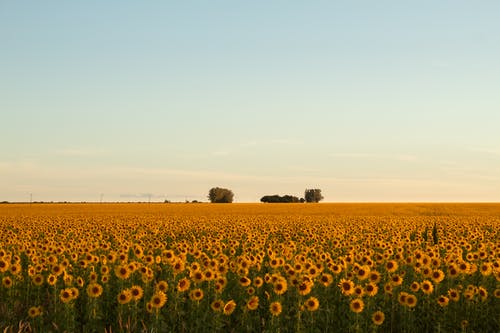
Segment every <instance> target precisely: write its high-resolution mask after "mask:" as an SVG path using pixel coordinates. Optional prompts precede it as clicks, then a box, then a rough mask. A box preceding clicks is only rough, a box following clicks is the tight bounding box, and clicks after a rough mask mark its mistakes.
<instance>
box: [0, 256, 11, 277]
mask: <svg viewBox="0 0 500 333" xmlns="http://www.w3.org/2000/svg"><path fill="white" fill-rule="evenodd" d="M9 267H10V262H9V260H5V259H3V258H2V259H0V273H5V272H7V270H8V269H9Z"/></svg>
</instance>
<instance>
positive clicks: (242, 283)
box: [238, 276, 252, 287]
mask: <svg viewBox="0 0 500 333" xmlns="http://www.w3.org/2000/svg"><path fill="white" fill-rule="evenodd" d="M238 282H239V284H240V286H242V287H248V286H249V285H250V283H252V280H250V279H249V278H248V277H246V276H242V277H240V279H239V280H238Z"/></svg>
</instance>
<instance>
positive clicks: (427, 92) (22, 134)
mask: <svg viewBox="0 0 500 333" xmlns="http://www.w3.org/2000/svg"><path fill="white" fill-rule="evenodd" d="M499 14H500V2H498V1H458V0H454V1H451V0H450V1H439V0H433V1H412V2H409V1H405V2H403V1H217V0H215V1H147V2H146V1H81V2H77V1H22V0H21V1H2V2H0V43H1V44H0V45H1V47H0V114H1V118H0V119H1V121H0V147H1V155H0V201H2V200H8V201H28V200H29V199H30V193H32V195H33V200H36V201H64V200H67V201H99V200H100V197H101V194H102V195H103V199H104V200H105V201H137V200H147V198H148V196H149V194H150V195H151V196H152V199H151V200H154V201H159V200H164V199H169V200H172V201H183V200H185V199H188V200H194V199H196V200H204V201H206V200H207V199H206V196H207V194H208V190H209V189H210V188H211V187H213V186H220V187H227V188H230V189H232V190H233V191H234V193H235V200H236V201H239V202H247V201H250V202H251V201H258V200H259V199H260V197H262V196H263V195H266V194H292V195H297V196H302V195H303V192H304V189H306V188H321V189H322V191H323V195H324V196H325V201H332V202H336V201H495V202H498V201H500V93H499V92H500V62H499V59H500V20H498V17H499Z"/></svg>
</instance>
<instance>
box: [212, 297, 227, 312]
mask: <svg viewBox="0 0 500 333" xmlns="http://www.w3.org/2000/svg"><path fill="white" fill-rule="evenodd" d="M210 307H211V308H212V310H213V311H215V312H220V311H222V309H223V308H224V301H222V300H220V299H217V300H215V301H213V302H212V303H210Z"/></svg>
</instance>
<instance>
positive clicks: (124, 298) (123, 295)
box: [116, 289, 132, 304]
mask: <svg viewBox="0 0 500 333" xmlns="http://www.w3.org/2000/svg"><path fill="white" fill-rule="evenodd" d="M116 298H117V299H118V303H120V304H127V303H128V302H130V301H131V300H132V293H131V292H130V289H124V290H122V291H121V292H120V293H119V294H118V296H116Z"/></svg>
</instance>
